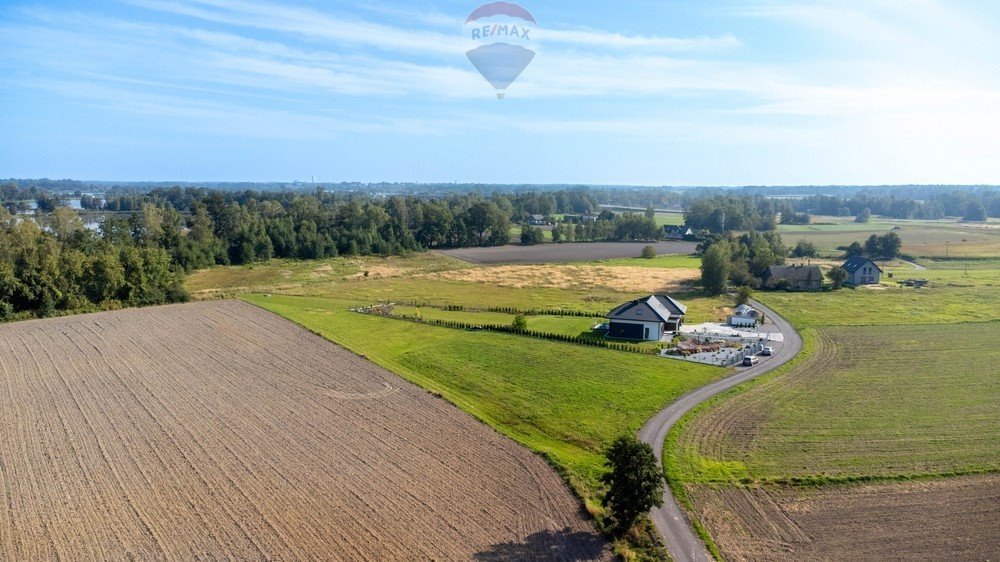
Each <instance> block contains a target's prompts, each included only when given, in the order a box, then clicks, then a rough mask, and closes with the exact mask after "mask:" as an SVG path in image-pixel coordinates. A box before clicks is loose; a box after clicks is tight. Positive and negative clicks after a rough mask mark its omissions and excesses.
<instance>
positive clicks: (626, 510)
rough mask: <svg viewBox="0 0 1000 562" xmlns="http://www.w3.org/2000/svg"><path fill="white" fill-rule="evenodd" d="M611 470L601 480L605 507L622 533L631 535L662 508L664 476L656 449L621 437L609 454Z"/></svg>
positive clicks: (629, 438)
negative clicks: (646, 516) (642, 520)
mask: <svg viewBox="0 0 1000 562" xmlns="http://www.w3.org/2000/svg"><path fill="white" fill-rule="evenodd" d="M605 466H607V467H608V468H609V469H610V470H609V471H608V472H607V473H605V474H604V476H602V477H601V481H602V482H604V484H606V485H607V487H608V490H607V492H606V493H605V494H604V505H605V506H607V508H608V509H609V510H610V511H611V514H612V516H613V517H614V519H615V522H616V523H617V526H618V529H619V531H621V532H625V531H628V530H629V529H631V528H632V527H633V526H634V525H635V523H636V522H637V521H638V520H639V518H640V517H642V516H643V515H644V514H646V513H648V512H649V510H650V509H652V508H653V507H654V506H655V507H659V506H662V505H663V472H662V471H661V470H660V467H659V466H657V464H656V457H655V456H654V455H653V448H652V447H650V446H649V444H647V443H642V442H640V441H639V440H638V439H636V438H635V437H633V436H631V435H625V436H622V437H619V438H618V439H616V440H615V441H614V443H612V444H611V447H609V448H608V450H607V453H606V461H605Z"/></svg>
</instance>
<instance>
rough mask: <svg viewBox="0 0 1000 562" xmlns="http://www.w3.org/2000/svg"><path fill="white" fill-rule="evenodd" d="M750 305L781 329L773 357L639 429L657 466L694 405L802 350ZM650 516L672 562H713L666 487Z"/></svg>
mask: <svg viewBox="0 0 1000 562" xmlns="http://www.w3.org/2000/svg"><path fill="white" fill-rule="evenodd" d="M752 304H753V306H754V307H755V308H757V310H760V311H762V312H763V313H764V314H765V315H766V316H767V318H768V319H769V320H770V321H771V322H774V324H775V325H776V326H777V328H778V329H779V330H781V333H782V334H784V336H785V341H784V342H778V343H771V344H770V345H771V346H773V347H774V348H775V354H774V355H773V356H771V357H767V358H764V357H762V358H761V359H762V361H761V362H760V363H758V364H757V365H756V366H753V367H745V368H744V367H737V369H738V370H737V373H736V374H734V375H731V376H729V377H727V378H724V379H722V380H718V381H715V382H713V383H712V384H709V385H707V386H703V387H701V388H699V389H698V390H694V391H691V392H689V393H687V394H685V395H684V396H681V397H680V398H678V399H677V401H676V402H674V403H673V404H671V405H669V406H667V407H666V408H665V409H663V410H661V411H660V413H658V414H656V415H655V416H653V418H652V419H650V420H649V421H648V422H646V425H645V426H643V428H642V429H641V430H639V439H640V440H641V441H643V442H645V443H649V444H650V445H651V446H652V447H653V452H654V453H655V454H656V460H657V461H659V462H660V464H661V466H662V464H663V441H664V440H665V439H666V437H667V433H668V432H669V431H670V428H672V427H673V426H674V424H675V423H677V421H678V420H680V419H681V418H682V417H683V416H684V414H686V413H688V412H690V411H691V410H692V409H693V408H694V407H695V406H697V405H698V404H701V403H702V402H704V401H706V400H708V399H709V398H711V397H713V396H715V395H716V394H719V393H721V392H725V391H726V390H729V389H730V388H732V387H734V386H736V385H738V384H741V383H744V382H746V381H748V380H750V379H752V378H755V377H758V376H760V375H763V374H764V373H768V372H770V371H773V370H774V369H777V368H778V367H780V366H781V365H784V364H785V363H787V362H788V361H789V360H791V359H792V358H793V357H795V356H796V355H797V354H798V353H799V351H801V350H802V338H801V337H800V336H799V334H798V332H796V331H795V328H793V327H792V325H791V324H789V323H788V321H787V320H785V319H784V318H782V317H781V316H779V315H778V314H776V313H775V312H774V311H773V310H771V309H770V308H768V307H766V306H764V305H762V304H761V303H759V302H756V301H753V303H752ZM650 516H651V517H652V519H653V524H655V525H656V530H657V531H659V533H660V536H661V537H662V538H663V543H664V544H665V545H666V547H667V551H668V552H669V553H670V556H671V557H672V558H673V559H674V560H675V561H676V562H709V561H711V560H713V559H712V556H711V554H709V552H708V549H707V548H706V547H705V543H704V542H702V540H701V539H700V538H698V535H697V534H696V533H695V531H694V529H693V528H692V527H691V523H690V522H689V521H688V517H687V514H686V513H685V511H684V510H683V509H682V508H681V506H680V505H678V503H677V500H676V499H675V498H674V496H673V494H671V493H670V488H669V487H667V488H666V489H665V491H664V492H663V507H661V508H658V509H654V510H653V511H652V512H651V513H650Z"/></svg>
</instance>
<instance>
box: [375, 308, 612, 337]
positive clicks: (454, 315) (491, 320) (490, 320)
mask: <svg viewBox="0 0 1000 562" xmlns="http://www.w3.org/2000/svg"><path fill="white" fill-rule="evenodd" d="M394 313H395V314H396V315H400V316H419V317H420V318H423V319H425V320H448V321H452V322H464V323H466V324H477V323H478V324H502V325H510V324H511V323H513V322H514V317H515V315H513V314H507V313H503V312H467V311H455V310H442V309H440V308H435V307H426V306H424V307H420V306H397V307H396V308H395V311H394ZM525 320H526V321H527V322H528V329H529V330H534V331H537V332H545V333H549V334H563V335H567V336H578V335H580V334H584V333H590V332H591V327H592V326H593V325H594V324H596V323H598V322H602V321H603V319H602V318H600V317H598V316H595V317H591V318H585V317H581V316H554V315H539V316H527V317H525Z"/></svg>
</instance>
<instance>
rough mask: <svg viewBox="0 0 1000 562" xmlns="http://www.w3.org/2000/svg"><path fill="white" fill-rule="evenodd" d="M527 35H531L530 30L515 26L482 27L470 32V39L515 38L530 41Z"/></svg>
mask: <svg viewBox="0 0 1000 562" xmlns="http://www.w3.org/2000/svg"><path fill="white" fill-rule="evenodd" d="M529 33H531V30H530V29H528V28H527V27H519V26H516V25H506V24H504V25H499V24H497V25H493V26H489V25H484V26H482V27H477V28H475V29H473V30H472V38H473V39H486V38H487V37H517V38H519V39H525V40H528V41H530V40H531V37H529V36H528V34H529Z"/></svg>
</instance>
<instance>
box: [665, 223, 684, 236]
mask: <svg viewBox="0 0 1000 562" xmlns="http://www.w3.org/2000/svg"><path fill="white" fill-rule="evenodd" d="M663 230H664V231H666V233H667V234H687V233H688V232H690V231H691V229H690V228H688V227H686V226H674V225H672V224H668V225H664V227H663Z"/></svg>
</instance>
